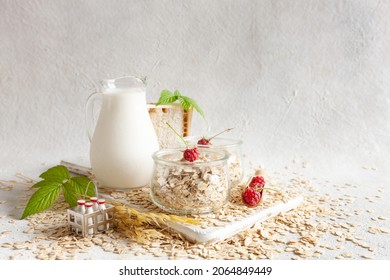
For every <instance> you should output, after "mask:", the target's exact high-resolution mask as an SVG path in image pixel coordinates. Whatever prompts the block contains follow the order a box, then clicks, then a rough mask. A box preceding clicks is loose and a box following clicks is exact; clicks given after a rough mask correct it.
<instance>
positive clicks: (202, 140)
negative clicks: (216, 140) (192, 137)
mask: <svg viewBox="0 0 390 280" xmlns="http://www.w3.org/2000/svg"><path fill="white" fill-rule="evenodd" d="M198 145H204V146H207V145H210V140H208V139H206V138H204V137H203V138H202V139H199V141H198Z"/></svg>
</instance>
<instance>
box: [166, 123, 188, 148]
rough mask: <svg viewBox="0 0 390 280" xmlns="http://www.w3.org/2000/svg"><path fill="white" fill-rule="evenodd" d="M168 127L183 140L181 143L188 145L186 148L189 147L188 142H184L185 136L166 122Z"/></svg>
mask: <svg viewBox="0 0 390 280" xmlns="http://www.w3.org/2000/svg"><path fill="white" fill-rule="evenodd" d="M166 124H167V126H169V128H170V129H172V130H173V132H175V134H176V135H177V136H179V138H180V139H181V141H183V143H184V145H186V147H188V143H187V142H186V140H184V138H183V136H181V135H180V134H179V133H178V132H177V131H176V130H175V129H174V128H173V127H172V126H171V125H170V124H169V123H168V122H166Z"/></svg>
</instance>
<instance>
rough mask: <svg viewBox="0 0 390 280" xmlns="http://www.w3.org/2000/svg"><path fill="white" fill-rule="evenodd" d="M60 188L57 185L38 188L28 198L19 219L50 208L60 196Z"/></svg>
mask: <svg viewBox="0 0 390 280" xmlns="http://www.w3.org/2000/svg"><path fill="white" fill-rule="evenodd" d="M60 190H61V187H60V186H59V185H58V184H55V185H54V184H53V185H46V186H45V187H41V188H39V189H38V190H37V191H36V192H35V193H34V194H33V195H32V196H31V198H30V200H29V201H28V203H27V206H26V208H25V209H24V212H23V214H22V218H21V219H25V218H26V217H28V216H30V215H32V214H35V213H39V212H42V211H44V210H46V209H47V208H49V207H51V206H52V205H53V204H54V202H55V201H56V200H57V198H58V196H59V194H60Z"/></svg>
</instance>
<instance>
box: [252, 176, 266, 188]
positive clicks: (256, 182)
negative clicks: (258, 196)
mask: <svg viewBox="0 0 390 280" xmlns="http://www.w3.org/2000/svg"><path fill="white" fill-rule="evenodd" d="M264 185H265V181H264V178H263V177H262V176H255V177H253V178H252V180H251V182H250V184H249V187H251V188H263V187H264Z"/></svg>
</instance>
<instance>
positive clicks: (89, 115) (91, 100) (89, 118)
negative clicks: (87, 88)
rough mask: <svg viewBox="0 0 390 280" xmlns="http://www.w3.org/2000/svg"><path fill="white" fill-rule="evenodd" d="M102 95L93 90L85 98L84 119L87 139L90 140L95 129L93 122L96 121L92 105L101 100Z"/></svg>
mask: <svg viewBox="0 0 390 280" xmlns="http://www.w3.org/2000/svg"><path fill="white" fill-rule="evenodd" d="M102 97H103V93H101V92H95V93H92V94H91V95H90V96H89V97H88V99H87V104H86V112H85V113H86V114H85V119H86V124H87V133H88V138H89V141H92V136H93V132H94V130H95V123H96V121H95V120H94V115H95V109H94V107H95V106H94V105H95V103H96V101H98V100H99V99H100V100H101V99H102Z"/></svg>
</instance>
